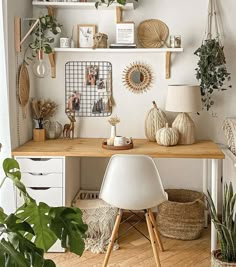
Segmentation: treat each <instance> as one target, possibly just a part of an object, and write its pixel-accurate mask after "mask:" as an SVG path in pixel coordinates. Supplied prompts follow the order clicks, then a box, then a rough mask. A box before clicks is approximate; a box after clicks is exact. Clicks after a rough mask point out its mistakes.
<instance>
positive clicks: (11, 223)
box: [5, 214, 34, 235]
mask: <svg viewBox="0 0 236 267" xmlns="http://www.w3.org/2000/svg"><path fill="white" fill-rule="evenodd" d="M5 224H6V225H7V228H8V231H11V232H20V231H21V232H26V233H31V234H32V235H34V230H33V228H32V227H31V226H30V225H29V224H28V223H27V222H24V221H21V220H20V219H19V218H18V217H16V216H15V215H14V214H10V215H9V216H8V217H7V218H6V220H5Z"/></svg>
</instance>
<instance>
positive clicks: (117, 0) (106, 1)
mask: <svg viewBox="0 0 236 267" xmlns="http://www.w3.org/2000/svg"><path fill="white" fill-rule="evenodd" d="M133 1H135V2H138V0H133ZM114 2H115V3H118V4H120V5H123V6H124V5H126V3H127V0H98V1H96V3H95V6H96V8H98V7H99V5H101V4H106V5H107V6H110V5H111V4H113V3H114Z"/></svg>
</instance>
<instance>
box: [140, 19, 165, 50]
mask: <svg viewBox="0 0 236 267" xmlns="http://www.w3.org/2000/svg"><path fill="white" fill-rule="evenodd" d="M168 35H169V28H168V27H167V25H166V24H165V23H164V22H163V21H161V20H158V19H149V20H144V21H143V22H141V23H140V24H139V26H138V41H139V43H140V45H141V46H142V47H145V48H159V47H162V46H163V45H164V44H165V42H166V39H167V37H168Z"/></svg>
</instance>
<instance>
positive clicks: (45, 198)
mask: <svg viewBox="0 0 236 267" xmlns="http://www.w3.org/2000/svg"><path fill="white" fill-rule="evenodd" d="M27 192H28V194H29V195H30V196H31V197H32V198H33V199H35V200H36V202H37V203H39V202H44V203H46V204H47V205H49V206H51V207H58V206H62V205H63V192H62V188H50V187H31V188H27ZM16 201H17V207H20V206H21V205H22V204H23V198H22V196H20V195H19V194H17V198H16Z"/></svg>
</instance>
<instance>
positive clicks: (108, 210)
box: [72, 190, 118, 253]
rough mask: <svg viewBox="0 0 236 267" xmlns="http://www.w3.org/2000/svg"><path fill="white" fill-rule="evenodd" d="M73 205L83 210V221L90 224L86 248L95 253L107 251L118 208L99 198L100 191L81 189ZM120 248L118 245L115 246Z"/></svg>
mask: <svg viewBox="0 0 236 267" xmlns="http://www.w3.org/2000/svg"><path fill="white" fill-rule="evenodd" d="M72 206H74V207H77V208H80V209H81V211H82V212H83V221H84V223H86V224H87V225H88V231H87V233H86V234H87V238H86V240H85V249H86V250H89V251H91V252H93V253H105V251H106V249H107V246H108V245H109V241H110V237H111V234H112V230H113V227H114V224H115V220H116V216H117V213H118V209H117V208H115V207H112V206H111V205H109V204H108V203H106V202H105V201H103V200H102V199H99V191H86V190H80V191H79V192H78V194H77V195H76V197H75V199H74V201H73V203H72ZM114 249H118V245H117V244H116V245H115V246H114Z"/></svg>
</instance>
